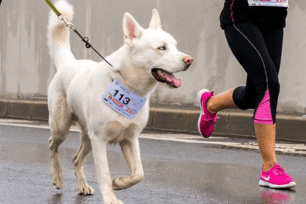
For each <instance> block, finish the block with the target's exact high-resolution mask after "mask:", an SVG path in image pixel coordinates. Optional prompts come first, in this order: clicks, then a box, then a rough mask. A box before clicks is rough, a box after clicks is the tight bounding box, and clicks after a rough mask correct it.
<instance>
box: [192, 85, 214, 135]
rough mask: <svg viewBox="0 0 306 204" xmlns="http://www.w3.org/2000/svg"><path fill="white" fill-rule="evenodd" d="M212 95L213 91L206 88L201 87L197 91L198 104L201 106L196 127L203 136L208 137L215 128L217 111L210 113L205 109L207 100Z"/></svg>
mask: <svg viewBox="0 0 306 204" xmlns="http://www.w3.org/2000/svg"><path fill="white" fill-rule="evenodd" d="M213 95H214V92H210V91H208V90H206V89H202V90H201V91H199V92H198V96H197V97H198V104H199V106H200V107H201V114H200V116H199V119H198V129H199V132H200V133H201V135H203V137H206V138H208V137H210V136H211V134H212V133H213V131H214V129H215V123H216V121H217V120H218V118H219V117H218V115H217V113H215V114H211V113H210V112H209V111H208V110H207V104H206V102H207V100H208V99H209V98H210V97H211V96H213Z"/></svg>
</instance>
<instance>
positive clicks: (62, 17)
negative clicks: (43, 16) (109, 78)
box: [0, 0, 113, 67]
mask: <svg viewBox="0 0 306 204" xmlns="http://www.w3.org/2000/svg"><path fill="white" fill-rule="evenodd" d="M45 1H46V2H47V4H48V5H49V6H50V8H51V9H52V10H53V11H54V13H55V14H56V15H57V17H58V18H59V19H60V20H62V21H63V22H64V23H65V24H66V26H67V27H68V28H71V29H72V30H73V31H74V32H75V33H76V34H77V35H78V36H79V37H80V38H81V39H82V41H83V42H84V43H85V47H86V48H88V49H89V48H91V49H93V51H95V52H96V53H97V54H98V55H99V56H100V57H101V58H102V59H103V60H104V61H105V62H107V64H109V65H110V66H111V67H112V66H113V65H111V63H109V62H108V61H107V60H106V59H105V58H104V57H103V56H102V55H101V54H100V53H99V52H98V51H97V50H96V49H95V48H94V47H93V46H92V45H91V44H90V43H89V38H88V37H83V36H82V35H81V34H80V33H79V32H78V31H77V29H75V28H74V27H73V24H72V23H69V22H67V21H66V20H65V18H64V16H63V15H62V14H61V13H60V12H59V11H58V10H57V9H56V8H55V6H54V5H53V4H52V2H51V1H49V0H45ZM0 2H1V0H0Z"/></svg>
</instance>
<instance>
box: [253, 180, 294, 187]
mask: <svg viewBox="0 0 306 204" xmlns="http://www.w3.org/2000/svg"><path fill="white" fill-rule="evenodd" d="M259 185H260V186H264V187H269V188H293V187H295V186H296V183H295V182H290V183H289V184H284V185H276V184H271V183H269V182H267V181H263V180H260V181H259Z"/></svg>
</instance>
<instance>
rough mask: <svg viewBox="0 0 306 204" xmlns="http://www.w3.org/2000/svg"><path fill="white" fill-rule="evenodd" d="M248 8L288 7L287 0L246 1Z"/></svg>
mask: <svg viewBox="0 0 306 204" xmlns="http://www.w3.org/2000/svg"><path fill="white" fill-rule="evenodd" d="M248 1H249V6H275V7H287V8H288V7H289V0H248Z"/></svg>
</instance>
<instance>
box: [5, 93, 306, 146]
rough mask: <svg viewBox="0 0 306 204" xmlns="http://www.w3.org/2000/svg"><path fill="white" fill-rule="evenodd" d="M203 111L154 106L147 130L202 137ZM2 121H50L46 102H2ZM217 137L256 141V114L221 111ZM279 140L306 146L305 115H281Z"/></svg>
mask: <svg viewBox="0 0 306 204" xmlns="http://www.w3.org/2000/svg"><path fill="white" fill-rule="evenodd" d="M199 113H200V111H199V107H195V106H179V105H161V104H151V108H150V118H149V121H148V124H147V126H146V129H147V130H158V131H169V132H177V133H187V134H199V133H198V129H197V120H198V117H199ZM0 117H2V118H16V119H27V120H43V121H44V120H48V106H47V101H45V100H17V99H16V100H12V99H0ZM219 117H220V119H219V120H218V121H217V124H216V128H215V131H214V136H224V135H226V136H228V137H230V136H233V137H244V138H246V137H248V138H250V137H251V138H254V137H255V133H254V125H253V119H252V117H253V112H252V111H240V110H232V111H221V112H220V113H219ZM277 139H278V140H288V141H297V142H303V143H306V117H305V116H303V115H302V114H284V113H278V116H277Z"/></svg>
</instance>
